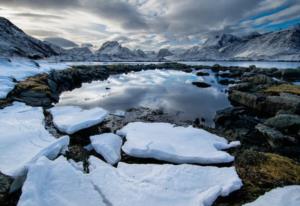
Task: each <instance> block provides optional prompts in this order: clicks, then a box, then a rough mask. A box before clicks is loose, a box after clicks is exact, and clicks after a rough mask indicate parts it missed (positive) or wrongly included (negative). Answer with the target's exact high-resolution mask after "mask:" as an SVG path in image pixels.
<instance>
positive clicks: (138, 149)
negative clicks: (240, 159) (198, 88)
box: [117, 122, 239, 164]
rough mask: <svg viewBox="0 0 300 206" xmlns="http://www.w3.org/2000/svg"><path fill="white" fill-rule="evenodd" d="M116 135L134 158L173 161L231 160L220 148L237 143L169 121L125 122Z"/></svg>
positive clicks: (212, 161) (125, 149) (207, 162)
mask: <svg viewBox="0 0 300 206" xmlns="http://www.w3.org/2000/svg"><path fill="white" fill-rule="evenodd" d="M117 134H118V135H121V136H125V137H126V142H125V144H124V146H123V147H122V150H123V151H124V152H125V153H126V154H128V155H130V156H134V157H141V158H154V159H158V160H164V161H168V162H173V163H198V164H214V163H227V162H232V161H233V160H234V157H233V156H231V155H230V154H228V153H226V152H224V151H221V150H224V149H229V148H231V147H235V146H238V145H239V142H233V143H230V144H229V143H228V141H227V140H226V139H225V138H223V137H219V136H217V135H215V134H212V133H209V132H207V131H205V130H203V129H196V128H193V127H191V126H190V127H176V126H175V125H172V124H169V123H142V122H134V123H129V124H128V125H126V126H125V127H123V128H122V129H121V130H119V131H117Z"/></svg>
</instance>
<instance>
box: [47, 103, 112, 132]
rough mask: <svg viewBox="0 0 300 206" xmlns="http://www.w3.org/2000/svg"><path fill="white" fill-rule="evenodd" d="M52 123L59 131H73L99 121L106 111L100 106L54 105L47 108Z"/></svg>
mask: <svg viewBox="0 0 300 206" xmlns="http://www.w3.org/2000/svg"><path fill="white" fill-rule="evenodd" d="M49 112H50V113H51V114H52V116H53V123H54V125H55V127H57V128H58V129H59V130H60V131H61V132H64V133H67V134H74V133H75V132H77V131H79V130H82V129H85V128H89V127H91V126H94V125H96V124H99V123H101V122H102V121H103V120H104V119H105V117H106V116H107V114H108V112H107V111H106V110H104V109H102V108H99V107H98V108H93V109H87V110H85V109H82V108H80V107H77V106H56V107H53V108H51V109H49Z"/></svg>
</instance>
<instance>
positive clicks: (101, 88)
mask: <svg viewBox="0 0 300 206" xmlns="http://www.w3.org/2000/svg"><path fill="white" fill-rule="evenodd" d="M193 81H205V82H207V83H209V84H211V85H212V87H209V88H198V87H196V86H194V85H192V84H191V82H193ZM225 90H226V87H225V86H222V85H219V84H218V83H217V81H216V79H215V77H214V76H213V74H211V75H210V76H206V77H198V76H196V75H195V74H194V73H185V72H181V71H170V70H168V71H165V70H152V71H141V72H132V73H129V74H121V75H113V76H111V77H110V78H109V79H107V80H106V81H94V82H92V83H87V84H83V86H82V87H81V88H79V89H75V90H73V91H70V92H64V93H63V94H62V95H61V97H60V101H59V103H58V106H59V105H75V106H81V107H83V108H93V107H102V108H104V109H106V110H108V111H110V112H112V113H113V112H115V111H116V110H127V109H130V108H136V107H148V108H151V109H162V110H163V111H164V112H166V113H168V114H170V115H172V116H174V118H180V119H182V120H195V119H196V118H204V119H205V123H206V124H207V125H209V126H213V118H214V116H215V113H216V111H217V110H220V109H223V108H226V107H229V106H230V103H229V101H228V98H227V94H226V92H225Z"/></svg>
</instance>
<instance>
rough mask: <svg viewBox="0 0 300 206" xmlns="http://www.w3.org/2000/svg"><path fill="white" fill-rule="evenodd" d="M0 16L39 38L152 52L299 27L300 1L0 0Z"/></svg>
mask: <svg viewBox="0 0 300 206" xmlns="http://www.w3.org/2000/svg"><path fill="white" fill-rule="evenodd" d="M0 16H3V17H6V18H8V19H9V20H11V21H12V22H13V23H14V24H16V25H17V26H18V27H20V28H21V29H23V30H24V31H25V32H26V33H28V34H30V35H32V36H34V37H36V38H39V39H44V38H47V37H62V38H65V39H68V40H72V41H74V42H76V43H77V44H83V43H91V44H93V45H94V46H95V47H100V46H101V44H102V43H104V42H105V41H118V42H119V43H121V44H122V45H124V46H127V47H129V48H140V49H144V50H158V49H159V48H163V47H164V48H170V47H171V48H180V47H184V48H187V47H191V46H195V45H199V44H201V43H203V42H204V41H205V39H206V38H207V37H208V36H211V35H215V34H219V33H223V32H224V33H232V34H238V35H245V34H248V33H250V32H253V31H258V32H262V33H263V32H269V31H277V30H281V29H285V28H288V27H290V26H293V25H295V24H299V23H300V0H0Z"/></svg>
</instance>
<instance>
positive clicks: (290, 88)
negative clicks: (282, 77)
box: [265, 84, 300, 95]
mask: <svg viewBox="0 0 300 206" xmlns="http://www.w3.org/2000/svg"><path fill="white" fill-rule="evenodd" d="M265 92H267V93H270V94H275V95H279V94H280V93H290V94H296V95H300V86H299V85H293V84H280V85H274V86H271V87H268V88H267V89H266V90H265Z"/></svg>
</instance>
